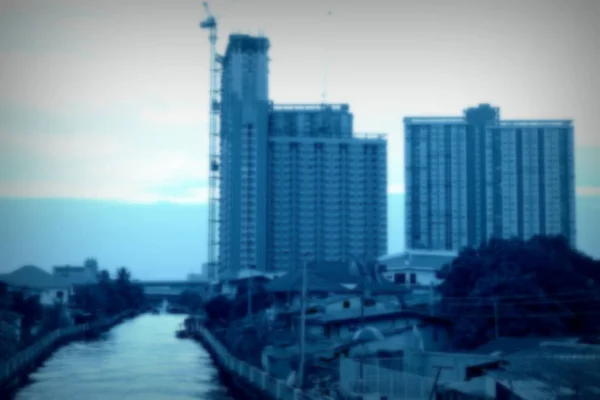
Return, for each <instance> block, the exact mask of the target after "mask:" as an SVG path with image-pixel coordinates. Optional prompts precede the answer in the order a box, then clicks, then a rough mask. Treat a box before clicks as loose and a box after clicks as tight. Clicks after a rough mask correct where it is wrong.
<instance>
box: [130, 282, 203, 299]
mask: <svg viewBox="0 0 600 400" xmlns="http://www.w3.org/2000/svg"><path fill="white" fill-rule="evenodd" d="M135 283H136V284H137V285H140V286H141V287H142V288H143V289H144V293H145V294H146V297H148V298H149V299H155V300H164V299H173V298H176V297H178V296H179V295H181V293H183V292H184V291H186V290H191V291H198V292H204V291H205V290H206V288H207V287H208V283H206V282H197V281H196V282H194V281H172V280H164V281H136V282H135Z"/></svg>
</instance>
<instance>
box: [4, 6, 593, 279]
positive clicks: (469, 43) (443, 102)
mask: <svg viewBox="0 0 600 400" xmlns="http://www.w3.org/2000/svg"><path fill="white" fill-rule="evenodd" d="M0 1H1V3H0V198H1V197H6V198H9V197H34V198H35V197H50V198H53V197H60V198H70V199H84V198H85V199H99V200H120V201H125V202H133V203H135V202H147V201H157V200H163V201H171V202H186V203H201V202H205V201H206V193H207V188H206V177H207V164H208V161H207V144H208V137H207V128H208V82H209V75H208V66H209V59H208V54H209V53H208V51H209V43H208V35H207V32H206V31H203V30H201V29H200V28H199V26H198V25H199V22H200V21H201V20H202V19H203V18H204V17H205V14H204V11H203V8H202V3H201V1H200V0H195V1H188V0H168V1H167V0H144V1H141V0H135V1H133V0H103V1H98V0H95V1H91V0H37V1H33V0H0ZM210 7H211V8H212V10H213V12H214V13H215V14H216V15H217V17H219V18H220V19H219V23H220V28H219V33H220V41H219V45H218V47H219V52H223V50H224V48H225V45H226V42H227V36H228V35H229V34H230V33H249V34H259V33H262V34H265V35H267V36H268V37H269V39H270V40H271V50H270V58H271V63H270V96H271V98H272V99H273V100H274V101H276V102H282V103H293V102H321V100H322V93H323V92H324V91H326V98H327V100H328V101H332V102H345V103H349V104H350V106H351V108H352V110H353V112H354V115H355V128H356V130H357V131H359V132H383V133H387V134H388V139H389V157H388V159H389V172H388V174H389V175H388V177H389V184H390V187H389V190H390V192H394V193H395V192H401V191H402V190H403V180H404V176H403V175H404V174H403V166H404V157H403V156H404V150H403V126H402V118H403V117H404V116H406V115H460V114H461V112H462V110H463V109H464V108H465V107H468V106H472V105H476V104H478V103H481V102H489V103H492V104H494V105H497V106H500V107H501V114H502V116H503V117H504V118H573V119H574V120H575V127H576V145H577V150H576V151H577V154H576V157H577V162H576V169H577V171H576V172H577V185H578V192H579V193H580V194H588V195H593V194H597V195H598V194H600V174H598V173H597V172H596V171H598V170H600V168H599V167H600V162H599V161H598V160H599V159H600V135H599V134H598V127H599V124H598V113H599V111H600V101H599V100H598V93H600V79H598V71H600V50H599V47H598V44H597V43H596V42H597V40H598V38H600V24H599V23H598V21H599V20H600V1H598V0H588V1H577V0H567V1H562V0H539V1H530V0H505V1H498V0H493V1H488V0H469V1H467V0H459V1H451V0H439V1H427V0H414V1H404V0H396V1H393V0H387V1H381V0H368V1H360V2H359V1H354V0H353V1H350V0H345V1H340V0H338V1H331V0H305V1H291V0H259V1H251V0H214V1H211V2H210ZM589 199H590V200H591V199H592V198H591V197H590V198H589ZM592 201H593V202H595V203H597V204H600V203H598V202H599V201H600V197H595V198H594V199H593V200H592ZM5 204H12V206H11V207H13V208H10V207H8V206H5V209H2V210H0V211H2V212H3V214H0V215H4V217H3V219H2V220H0V228H2V229H0V233H2V235H5V237H4V238H0V245H1V246H0V250H1V251H0V264H1V265H0V268H1V269H4V270H6V269H12V268H14V267H16V266H18V265H17V264H19V263H26V262H35V263H38V264H41V265H43V266H46V267H48V266H51V265H52V264H56V263H77V262H80V261H81V260H82V259H83V258H84V257H87V256H91V255H95V256H97V257H99V258H100V260H101V261H104V262H106V263H107V265H109V266H113V267H114V266H117V265H118V264H124V265H128V266H131V267H132V268H134V270H135V271H136V273H140V274H142V275H144V274H149V275H147V276H154V275H156V274H163V275H165V274H167V275H169V276H173V275H177V276H180V274H182V273H185V272H189V271H190V270H194V269H196V270H197V268H199V266H200V264H201V263H202V262H204V261H205V260H204V259H203V258H204V254H205V247H206V245H205V234H204V233H200V232H199V231H195V230H193V229H192V228H191V225H192V224H194V226H195V228H198V227H199V226H202V227H203V228H202V229H205V225H206V218H205V217H204V216H203V214H202V212H201V211H197V210H194V211H190V213H189V214H185V215H184V214H179V211H172V212H173V214H170V213H171V211H168V212H167V211H160V213H158V211H152V212H150V211H148V210H147V209H146V208H144V209H141V208H140V210H139V212H140V213H142V214H143V216H140V217H139V218H138V217H135V215H137V214H136V212H134V211H131V213H130V214H128V215H130V217H129V218H130V225H131V226H129V225H127V224H126V223H125V221H128V219H127V217H126V214H127V213H126V212H125V211H123V212H120V211H119V212H117V211H114V214H111V212H113V211H111V210H114V209H113V208H111V207H112V206H110V205H109V204H108V203H107V205H106V207H105V208H102V207H100V206H98V207H100V208H94V207H91V208H85V207H84V208H81V209H77V210H78V211H77V212H75V211H74V210H75V209H71V208H65V207H66V206H65V207H63V208H61V210H62V211H60V212H58V211H56V209H55V208H52V207H54V206H52V207H50V206H43V205H41V204H42V203H29V202H25V203H22V205H21V206H19V205H18V203H13V202H11V203H5ZM15 204H16V205H15ZM61 204H62V203H61ZM64 204H71V203H64ZM586 204H588V203H586ZM589 204H591V203H589ZM7 207H8V208H7ZM14 207H16V208H14ZM61 207H62V206H61ZM86 207H87V206H86ZM396 207H401V203H398V204H396V203H393V204H390V208H391V209H392V210H390V216H393V215H396V214H397V213H399V212H403V211H402V210H400V209H396ZM100 209H102V210H103V211H102V212H100V211H97V210H100ZM589 209H590V210H592V209H595V210H597V208H593V206H592V205H590V206H589ZM15 210H18V212H17V211H15ZM69 210H71V211H69ZM94 210H96V211H94ZM144 210H145V211H144ZM187 210H188V211H189V210H191V209H187ZM86 212H88V213H92V214H94V215H91V214H90V215H87V214H86ZM144 212H146V214H144ZM181 212H183V211H181ZM578 212H579V211H578ZM154 213H157V214H156V215H157V216H156V217H151V216H152V215H154ZM395 213H396V214H395ZM590 213H591V211H590ZM96 214H97V215H96ZM142 214H140V215H142ZM158 214H160V216H158ZM36 215H39V216H40V217H39V219H38V218H36V217H34V216H36ZM169 215H171V217H169ZM589 215H590V216H591V215H592V214H589ZM594 215H596V220H597V215H598V214H597V213H596V214H594ZM59 216H60V218H59ZM9 217H10V218H9ZM110 218H112V219H110ZM152 218H154V219H152ZM578 218H582V221H584V222H586V224H587V225H586V228H585V229H588V228H590V227H594V229H595V227H596V226H597V223H595V225H594V223H593V222H592V221H591V219H590V220H589V221H588V214H587V212H586V214H585V215H584V214H579V215H578ZM590 218H591V217H590ZM107 219H110V220H111V221H112V222H111V224H109V225H106V224H105V221H106V220H107ZM42 220H43V221H45V222H43V223H42V224H41V225H40V221H42ZM10 221H12V222H10ZM19 221H20V222H19ZM186 221H187V222H186ZM11 223H12V224H15V226H10V224H11ZM16 224H21V226H20V227H18V229H17V226H16ZM185 224H190V226H188V227H189V228H190V229H192V230H191V231H187V230H186V229H187V228H186V227H185V226H184V225H185ZM402 224H403V219H402V218H390V227H389V230H390V243H391V246H390V250H396V249H400V248H401V247H402V240H401V236H400V234H399V233H398V232H402V231H403V226H402ZM42 225H43V226H42ZM180 225H181V226H180ZM108 226H110V229H109V228H108ZM186 226H187V225H186ZM133 228H135V229H133ZM111 229H113V231H112V232H115V231H114V230H118V234H115V233H111ZM590 229H591V228H590ZM92 232H94V233H92ZM84 233H85V234H84ZM113 235H114V239H115V240H112V241H109V240H108V239H107V238H108V236H110V237H111V238H113ZM592 236H593V235H591V234H587V236H586V237H587V240H590V238H591V237H592ZM183 237H185V241H183V240H182V238H183ZM7 238H8V239H9V240H7ZM11 238H15V239H11ZM117 239H118V240H117ZM36 240H37V242H36ZM2 246H5V247H4V249H2ZM27 246H30V248H29V247H27ZM590 248H593V246H591V245H590ZM168 260H172V261H173V263H174V264H176V265H177V266H178V267H177V268H179V269H177V268H175V267H174V268H175V269H174V270H170V271H169V272H168V273H167V271H166V270H165V269H164V268H165V263H166V262H168ZM161 268H163V269H161ZM143 271H146V272H143ZM153 271H154V272H153Z"/></svg>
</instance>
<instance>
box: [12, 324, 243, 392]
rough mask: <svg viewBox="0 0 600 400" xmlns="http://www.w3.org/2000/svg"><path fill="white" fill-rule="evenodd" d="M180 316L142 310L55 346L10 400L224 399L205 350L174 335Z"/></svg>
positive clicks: (221, 384) (223, 388) (220, 385)
mask: <svg viewBox="0 0 600 400" xmlns="http://www.w3.org/2000/svg"><path fill="white" fill-rule="evenodd" d="M184 318H185V316H179V315H169V314H162V315H142V316H140V317H138V318H136V319H132V320H129V321H126V322H124V323H123V324H121V325H118V326H116V327H114V328H113V329H112V330H111V331H109V332H108V333H106V334H104V335H103V336H101V337H100V338H98V339H94V340H87V341H78V342H72V343H71V344H68V345H66V346H64V347H62V348H60V349H59V350H57V351H56V352H55V353H54V354H53V355H52V356H51V357H50V358H49V359H48V360H47V361H46V362H45V363H44V364H43V365H42V366H41V367H40V368H39V369H38V370H37V371H35V372H33V373H32V374H31V375H30V377H29V381H28V382H27V383H26V385H25V386H23V387H22V388H21V389H20V390H19V391H18V392H17V393H16V394H15V397H14V398H15V399H16V400H54V399H57V400H80V399H81V400H104V399H107V400H108V399H111V400H112V399H131V400H188V399H204V400H228V399H234V397H233V394H232V393H231V392H230V391H229V390H228V389H227V387H225V385H224V384H223V383H222V382H221V380H220V378H219V374H218V371H217V369H216V367H215V366H214V365H213V363H212V360H211V358H210V356H209V355H208V353H207V352H206V351H205V350H204V349H203V348H202V346H201V345H200V344H199V343H197V342H195V341H192V340H188V339H177V338H176V337H175V331H176V330H177V329H178V328H179V326H180V324H181V323H182V322H183V320H184Z"/></svg>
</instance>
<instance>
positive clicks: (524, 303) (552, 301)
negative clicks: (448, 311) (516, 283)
mask: <svg viewBox="0 0 600 400" xmlns="http://www.w3.org/2000/svg"><path fill="white" fill-rule="evenodd" d="M474 300H476V301H479V303H476V302H475V301H473V302H467V301H458V302H454V301H449V302H445V304H447V305H449V306H465V307H469V306H471V307H481V306H491V305H493V304H494V303H495V302H498V304H499V305H519V306H528V305H541V304H557V305H560V304H571V303H583V302H585V303H594V302H600V298H598V299H590V298H585V297H582V298H580V299H571V300H560V299H547V300H540V301H515V300H504V299H503V298H501V297H498V298H496V299H494V298H489V299H485V300H489V301H485V302H483V301H482V300H484V299H474Z"/></svg>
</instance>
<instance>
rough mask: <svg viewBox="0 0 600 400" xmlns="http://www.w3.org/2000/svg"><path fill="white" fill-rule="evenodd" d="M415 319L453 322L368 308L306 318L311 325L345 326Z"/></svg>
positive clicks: (401, 311)
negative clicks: (347, 324) (364, 322)
mask: <svg viewBox="0 0 600 400" xmlns="http://www.w3.org/2000/svg"><path fill="white" fill-rule="evenodd" d="M402 318H415V319H420V320H422V321H426V322H433V323H442V324H449V323H451V321H449V320H446V319H444V318H439V317H435V316H431V315H427V314H423V313H419V312H416V311H411V310H381V309H371V308H366V309H364V310H359V309H348V310H343V311H338V312H336V313H332V314H324V315H314V316H308V317H307V318H306V322H307V323H311V324H345V323H355V322H359V321H383V320H390V319H394V320H397V319H402Z"/></svg>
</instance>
